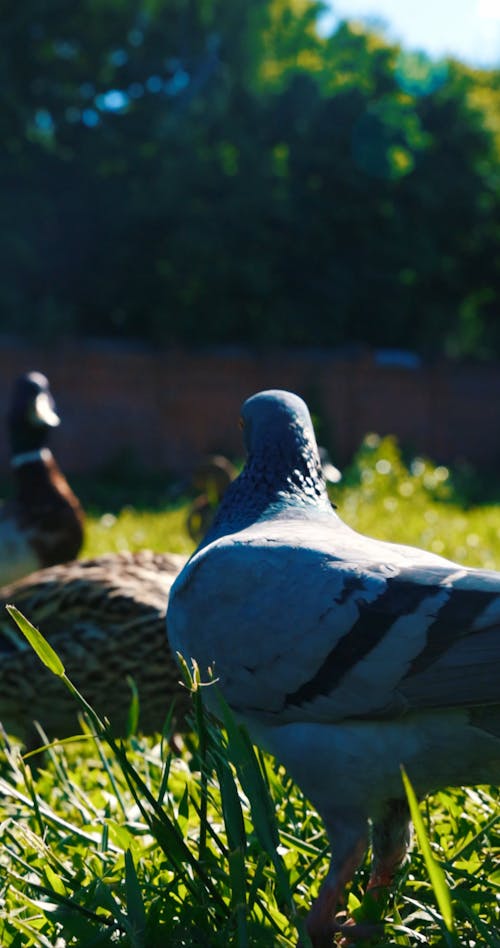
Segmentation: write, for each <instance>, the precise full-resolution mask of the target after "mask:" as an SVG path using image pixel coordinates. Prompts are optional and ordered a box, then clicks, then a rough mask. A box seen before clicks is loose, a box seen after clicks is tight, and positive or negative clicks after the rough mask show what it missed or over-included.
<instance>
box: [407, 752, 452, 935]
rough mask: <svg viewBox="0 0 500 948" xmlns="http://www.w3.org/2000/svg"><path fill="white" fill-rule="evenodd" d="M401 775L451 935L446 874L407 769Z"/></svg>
mask: <svg viewBox="0 0 500 948" xmlns="http://www.w3.org/2000/svg"><path fill="white" fill-rule="evenodd" d="M401 775H402V778H403V785H404V788H405V792H406V797H407V800H408V805H409V807H410V813H411V818H412V820H413V825H414V827H415V832H416V834H417V839H418V842H419V844H420V849H421V850H422V854H423V857H424V860H425V865H426V867H427V872H428V873H429V879H430V880H431V884H432V888H433V890H434V894H435V896H436V901H437V904H438V907H439V911H440V912H441V915H442V916H443V921H444V924H445V926H446V929H447V931H448V932H449V933H450V934H453V933H454V922H453V908H452V904H451V897H450V891H449V889H448V886H447V884H446V878H445V874H444V872H443V870H442V868H441V866H440V865H439V863H438V862H436V860H435V859H434V856H433V855H432V851H431V847H430V844H429V840H428V837H427V833H426V831H425V826H424V822H423V820H422V816H421V813H420V808H419V805H418V800H417V797H416V795H415V791H414V789H413V787H412V785H411V782H410V780H409V777H408V775H407V773H406V770H405V768H404V767H403V766H402V767H401Z"/></svg>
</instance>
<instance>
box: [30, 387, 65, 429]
mask: <svg viewBox="0 0 500 948" xmlns="http://www.w3.org/2000/svg"><path fill="white" fill-rule="evenodd" d="M32 421H33V423H34V424H35V425H47V427H49V428H57V426H58V425H60V424H61V419H60V418H59V415H57V414H56V412H55V411H54V402H53V401H52V398H51V397H50V395H47V393H46V392H40V394H39V395H37V397H36V399H35V403H34V405H33V414H32Z"/></svg>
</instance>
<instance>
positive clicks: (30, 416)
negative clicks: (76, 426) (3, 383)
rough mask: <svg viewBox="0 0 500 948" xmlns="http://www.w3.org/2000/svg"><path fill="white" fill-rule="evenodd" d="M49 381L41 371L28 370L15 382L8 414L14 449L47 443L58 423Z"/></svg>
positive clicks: (23, 449)
mask: <svg viewBox="0 0 500 948" xmlns="http://www.w3.org/2000/svg"><path fill="white" fill-rule="evenodd" d="M59 423H60V418H59V416H58V415H57V413H56V411H55V404H54V399H53V398H52V394H51V391H50V386H49V381H48V379H47V378H46V376H45V375H43V374H42V373H41V372H26V373H25V374H24V375H20V376H19V378H17V379H16V381H15V382H14V386H13V389H12V396H11V401H10V406H9V411H8V415H7V424H8V429H9V435H10V442H11V450H12V453H13V454H15V453H18V452H21V451H33V450H38V449H39V448H43V447H45V445H46V444H47V440H48V432H49V431H50V429H51V428H55V427H57V425H59Z"/></svg>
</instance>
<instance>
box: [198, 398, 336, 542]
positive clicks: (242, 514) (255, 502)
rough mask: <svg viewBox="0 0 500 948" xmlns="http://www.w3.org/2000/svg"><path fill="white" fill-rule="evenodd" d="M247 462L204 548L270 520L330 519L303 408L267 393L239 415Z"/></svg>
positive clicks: (313, 440)
mask: <svg viewBox="0 0 500 948" xmlns="http://www.w3.org/2000/svg"><path fill="white" fill-rule="evenodd" d="M241 427H242V429H243V437H244V442H245V448H246V451H247V462H246V465H245V467H244V468H243V471H242V472H241V474H240V476H239V477H237V478H236V480H235V481H233V483H232V484H231V485H230V487H229V488H228V490H227V492H226V493H225V495H224V497H223V500H222V503H221V505H220V507H219V510H218V512H217V515H216V517H215V520H214V523H213V526H212V529H211V530H210V531H209V533H208V534H207V536H206V538H205V540H204V542H203V544H202V545H203V546H204V545H206V544H207V543H209V542H211V541H212V540H214V539H215V538H216V537H218V536H222V535H224V534H225V533H228V532H231V531H234V530H239V529H243V528H244V527H246V526H248V525H249V524H251V523H253V522H256V521H258V520H261V519H262V518H267V517H272V516H294V515H295V514H296V513H297V511H298V510H300V511H301V513H306V514H307V513H309V515H315V514H318V513H321V514H324V513H327V514H328V515H329V516H331V515H332V508H331V504H330V501H329V498H328V494H327V491H326V485H325V479H324V476H323V472H322V469H321V462H320V458H319V453H318V447H317V444H316V438H315V436H314V429H313V425H312V421H311V416H310V414H309V411H308V409H307V406H306V404H305V402H303V401H302V399H301V398H299V396H298V395H294V394H293V393H292V392H284V391H280V390H278V389H272V390H269V391H266V392H259V393H257V395H252V396H251V398H248V399H247V401H246V402H244V404H243V407H242V409H241Z"/></svg>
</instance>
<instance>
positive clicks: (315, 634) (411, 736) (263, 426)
mask: <svg viewBox="0 0 500 948" xmlns="http://www.w3.org/2000/svg"><path fill="white" fill-rule="evenodd" d="M242 426H243V432H244V436H245V443H246V448H247V452H248V459H247V463H246V466H245V468H244V469H243V471H242V473H241V474H240V476H239V477H238V478H237V480H235V481H234V482H233V483H232V484H231V485H230V487H229V488H228V490H227V491H226V493H225V495H224V497H223V499H222V503H221V505H220V507H219V510H218V512H217V515H216V517H215V520H214V522H213V524H212V527H211V529H210V531H209V533H208V536H206V537H205V539H204V540H203V542H202V543H201V544H200V546H199V547H198V550H197V551H196V552H195V553H194V554H193V556H192V557H191V559H190V560H189V561H188V563H187V565H186V566H185V567H184V569H183V571H182V573H181V574H180V575H179V577H178V578H177V580H176V581H175V583H174V585H173V587H172V590H171V593H170V600H169V607H168V612H167V628H168V634H169V636H170V644H171V648H172V651H173V652H174V653H177V652H180V653H181V654H182V655H184V657H185V658H186V660H188V661H189V660H191V658H193V660H196V662H197V665H198V668H199V672H200V675H201V679H202V681H205V682H208V681H209V678H210V674H212V676H214V677H215V680H216V681H217V687H218V688H220V689H221V691H222V693H223V694H224V696H225V698H226V701H227V702H228V704H229V705H230V707H231V708H232V709H233V711H234V713H235V714H236V716H237V717H238V718H239V719H240V720H241V721H243V722H244V723H245V724H246V725H247V727H248V730H249V732H250V735H251V736H252V737H253V739H254V741H255V742H256V743H257V744H260V745H261V746H263V747H264V748H266V749H267V750H268V751H270V752H271V753H272V754H274V755H275V756H276V757H277V758H278V760H280V761H281V762H282V763H283V764H284V765H285V767H286V768H287V769H288V771H289V773H290V774H291V775H292V776H293V777H294V778H295V780H296V781H297V783H298V784H299V785H300V786H301V787H302V789H303V791H304V793H305V794H306V796H307V797H308V798H309V799H310V800H311V802H312V803H313V804H314V805H315V806H316V808H317V810H318V812H319V814H320V815H321V817H322V818H323V821H324V824H325V828H326V831H327V834H328V837H329V840H330V843H331V847H332V859H331V864H330V869H329V872H328V874H327V876H326V879H325V881H324V882H323V886H322V888H321V890H320V893H319V896H318V898H317V900H316V902H315V904H314V905H313V907H312V909H311V911H310V914H309V916H308V919H307V928H308V932H309V935H310V938H311V941H312V943H313V945H314V946H315V948H326V946H330V945H332V944H333V939H334V935H335V932H337V933H339V932H341V931H344V933H345V934H346V935H347V934H349V935H351V936H352V937H354V938H355V937H357V936H361V935H364V934H367V932H366V930H363V929H361V930H360V928H361V927H360V928H358V929H356V926H352V927H349V926H347V928H346V926H344V925H343V924H341V923H340V922H339V920H338V919H336V912H337V909H338V908H339V907H341V906H342V904H343V902H344V893H345V887H346V885H347V884H348V883H349V882H350V880H351V879H352V877H353V874H354V872H355V869H356V867H357V865H358V864H359V862H360V861H361V860H362V859H363V856H364V854H365V851H366V849H367V846H368V839H369V825H370V824H371V845H372V868H371V876H370V881H369V887H370V888H371V889H372V890H373V892H374V893H376V892H379V891H380V889H381V888H383V887H386V886H387V885H389V884H390V883H391V881H392V879H393V878H394V875H395V873H396V872H397V870H398V868H399V867H400V866H401V864H402V863H403V861H404V860H405V858H406V853H407V848H408V843H409V839H410V829H409V823H410V816H409V810H408V806H407V802H406V796H405V792H404V788H403V782H402V779H401V771H400V765H401V764H403V765H404V767H405V768H406V770H407V772H408V775H409V777H410V780H411V781H412V783H413V786H414V788H415V791H416V793H417V794H418V795H419V796H420V797H423V796H425V795H426V794H427V793H429V792H431V791H432V790H437V789H441V788H445V787H450V786H460V785H471V784H476V783H477V784H480V783H491V784H494V785H497V786H498V785H499V784H500V691H499V686H498V682H499V676H500V572H494V571H490V570H484V569H472V568H468V567H465V566H460V565H459V564H457V563H454V562H451V561H450V560H447V559H444V558H443V557H440V556H438V555H436V554H434V553H429V552H426V551H424V550H419V549H416V548H414V547H409V546H402V545H398V544H396V543H387V542H382V541H380V540H376V539H372V538H370V537H365V536H362V535H361V534H359V533H356V532H355V531H354V530H352V529H351V528H350V527H348V526H347V525H346V524H344V523H343V522H342V520H341V519H340V518H339V517H338V516H337V514H336V513H335V511H334V510H333V509H332V507H331V504H330V501H329V498H328V494H327V491H326V485H325V481H324V477H323V475H322V471H321V464H320V458H319V454H318V450H317V445H316V440H315V437H314V431H313V427H312V424H311V418H310V415H309V412H308V409H307V406H306V405H305V403H304V402H303V401H302V399H301V398H299V397H298V396H297V395H295V394H293V393H290V392H282V391H267V392H260V393H258V394H257V395H254V396H253V397H251V398H250V399H248V400H247V401H246V402H245V404H244V405H243V408H242ZM214 692H215V689H214V688H211V687H207V688H204V694H205V696H206V699H207V701H208V702H209V703H210V705H211V707H212V710H213V711H214V713H217V710H218V704H217V700H216V695H215V694H214Z"/></svg>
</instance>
